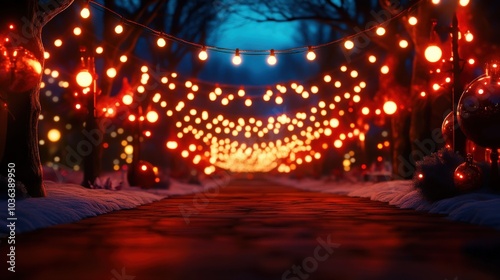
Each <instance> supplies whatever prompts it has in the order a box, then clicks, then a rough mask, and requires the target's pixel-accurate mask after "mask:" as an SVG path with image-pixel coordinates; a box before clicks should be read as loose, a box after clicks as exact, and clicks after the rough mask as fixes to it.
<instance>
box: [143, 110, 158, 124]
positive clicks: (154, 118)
mask: <svg viewBox="0 0 500 280" xmlns="http://www.w3.org/2000/svg"><path fill="white" fill-rule="evenodd" d="M158 117H159V116H158V113H156V111H149V112H148V113H147V114H146V119H147V120H148V122H150V123H155V122H156V121H158Z"/></svg>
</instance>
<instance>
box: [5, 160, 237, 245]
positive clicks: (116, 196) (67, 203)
mask: <svg viewBox="0 0 500 280" xmlns="http://www.w3.org/2000/svg"><path fill="white" fill-rule="evenodd" d="M45 171H47V170H45ZM108 175H109V176H110V177H103V178H104V179H106V178H110V179H111V180H112V181H113V182H114V183H115V184H118V183H119V182H120V177H122V175H123V174H120V173H116V174H108ZM46 177H49V178H50V174H47V176H46ZM54 178H55V177H52V179H54ZM81 178H82V175H81V173H65V174H64V176H58V178H57V179H58V182H54V181H45V186H46V191H47V196H46V197H43V198H25V199H17V200H16V204H15V211H14V216H9V213H8V211H7V208H8V204H7V200H5V199H0V207H1V209H4V210H2V211H0V237H3V236H7V234H9V231H10V230H9V228H7V225H8V224H9V223H10V222H13V221H14V222H15V231H16V232H17V233H21V232H26V231H32V230H35V229H38V228H43V227H48V226H52V225H57V224H65V223H72V222H76V221H79V220H81V219H84V218H87V217H92V216H97V215H100V214H104V213H108V212H111V211H115V210H120V209H130V208H134V207H137V206H139V205H142V204H147V203H151V202H154V201H158V200H160V199H164V198H167V197H169V196H173V195H185V194H192V193H197V192H203V191H206V190H207V189H211V188H217V187H222V186H224V185H226V184H227V183H228V182H229V179H230V178H229V176H225V177H222V178H219V179H211V178H206V179H204V180H202V181H201V185H193V184H185V183H181V182H177V181H175V180H170V186H169V187H168V188H166V189H148V190H144V189H141V188H137V187H130V186H128V185H126V184H123V185H122V189H120V190H107V189H87V188H84V187H82V186H80V185H79V184H77V183H76V182H81ZM13 217H14V218H16V220H9V219H8V218H13Z"/></svg>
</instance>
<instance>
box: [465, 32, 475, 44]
mask: <svg viewBox="0 0 500 280" xmlns="http://www.w3.org/2000/svg"><path fill="white" fill-rule="evenodd" d="M472 40H474V35H472V33H471V32H470V31H467V32H466V33H465V41H467V42H472Z"/></svg>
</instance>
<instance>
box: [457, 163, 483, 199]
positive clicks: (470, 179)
mask: <svg viewBox="0 0 500 280" xmlns="http://www.w3.org/2000/svg"><path fill="white" fill-rule="evenodd" d="M453 181H454V183H455V187H456V188H457V189H458V190H459V191H461V192H469V191H473V190H476V189H479V188H480V187H481V184H482V182H483V176H482V172H481V169H480V168H479V167H478V166H477V165H476V164H474V162H473V160H472V155H471V154H467V159H466V161H465V162H464V163H462V164H460V165H459V166H458V167H457V168H456V169H455V173H454V176H453Z"/></svg>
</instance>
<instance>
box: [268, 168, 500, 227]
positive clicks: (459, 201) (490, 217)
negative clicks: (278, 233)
mask: <svg viewBox="0 0 500 280" xmlns="http://www.w3.org/2000/svg"><path fill="white" fill-rule="evenodd" d="M269 180H271V181H273V182H275V183H279V184H282V185H286V186H291V187H295V188H298V189H302V190H308V191H318V192H325V193H333V194H341V195H347V196H352V197H365V198H369V199H371V200H375V201H382V202H387V203H389V204H391V205H394V206H397V207H399V208H408V209H415V210H418V211H425V212H430V213H437V214H444V215H447V217H448V218H449V219H451V220H454V221H462V222H467V223H472V224H479V225H484V226H489V227H493V228H495V229H497V230H500V195H499V194H493V193H485V192H482V193H481V192H475V193H469V194H463V195H459V196H456V197H452V198H448V199H443V200H440V201H437V202H434V203H430V202H428V201H427V200H425V198H424V197H423V196H422V195H421V194H420V192H419V191H418V190H416V189H414V188H413V185H412V182H411V181H409V180H406V181H403V180H401V181H386V182H379V183H373V182H356V181H352V180H351V181H339V182H335V181H329V180H326V179H323V180H313V179H301V180H295V179H290V178H285V177H269Z"/></svg>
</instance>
